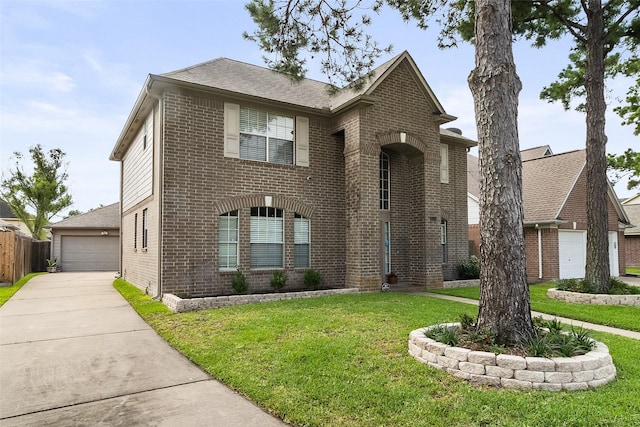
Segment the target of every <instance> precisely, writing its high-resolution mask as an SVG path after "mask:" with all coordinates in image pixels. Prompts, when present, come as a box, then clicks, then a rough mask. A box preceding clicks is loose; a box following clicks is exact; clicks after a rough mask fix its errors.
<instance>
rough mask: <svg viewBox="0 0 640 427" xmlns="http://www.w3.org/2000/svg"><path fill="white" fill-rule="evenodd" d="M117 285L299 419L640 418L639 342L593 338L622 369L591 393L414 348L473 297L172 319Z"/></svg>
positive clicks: (587, 421)
mask: <svg viewBox="0 0 640 427" xmlns="http://www.w3.org/2000/svg"><path fill="white" fill-rule="evenodd" d="M115 286H116V288H118V289H119V290H120V291H121V292H122V293H123V295H125V297H126V298H128V299H129V301H130V302H131V303H132V305H133V306H134V307H135V308H136V310H138V312H139V313H141V315H142V316H143V317H144V319H145V320H146V321H147V322H149V324H150V325H152V326H153V327H154V328H155V329H156V330H157V331H158V332H159V333H160V334H161V335H162V336H163V337H164V338H165V339H166V340H167V341H169V342H170V343H171V344H172V345H173V346H174V347H176V348H177V349H178V350H180V351H181V352H182V353H184V354H185V355H186V356H187V357H189V358H190V359H191V360H193V361H194V362H195V363H196V364H198V365H199V366H201V367H202V368H203V369H204V370H206V371H207V372H209V373H210V374H211V375H212V376H213V377H215V378H217V379H219V380H221V381H222V382H224V383H225V384H227V385H228V386H230V387H231V388H233V389H235V390H237V391H238V392H239V393H241V394H243V395H246V396H247V397H249V398H250V399H251V400H253V401H254V402H256V403H258V404H259V405H260V406H262V407H264V408H265V409H266V410H268V411H269V412H272V413H274V414H275V415H277V416H279V417H280V418H282V419H283V420H285V421H286V422H289V423H291V424H292V425H296V426H367V427H369V426H441V425H446V426H545V427H546V426H556V425H565V426H582V425H584V426H635V425H639V424H640V364H639V363H638V354H640V341H637V340H633V339H629V338H623V337H618V336H613V335H609V334H604V333H593V335H592V336H593V338H595V339H597V340H599V341H602V342H604V343H605V344H607V345H608V346H609V349H610V352H611V355H612V357H613V359H614V362H615V364H616V367H617V369H618V375H617V379H616V380H615V381H613V382H612V383H610V384H608V385H605V386H602V387H600V388H598V389H596V390H593V391H584V392H555V393H552V392H521V391H514V390H503V389H487V388H478V387H474V386H470V385H469V384H467V383H466V382H464V381H461V380H458V379H456V378H454V377H452V376H450V375H448V374H446V373H443V372H441V371H438V370H435V369H432V368H429V367H428V366H426V365H422V364H420V363H418V362H416V361H415V360H414V359H413V358H411V357H410V356H409V355H408V354H407V339H408V334H409V332H410V331H411V330H413V329H416V328H419V327H422V326H427V325H431V324H434V323H439V322H450V321H457V320H458V318H459V316H460V314H462V313H468V314H471V315H475V314H476V311H477V308H476V307H474V306H470V305H468V304H462V303H456V302H451V301H444V300H439V299H436V298H430V297H424V296H417V295H407V294H399V293H384V294H383V293H374V294H357V295H340V296H334V297H325V298H317V299H307V300H290V301H280V302H274V303H262V304H255V305H245V306H237V307H229V308H224V309H218V310H206V311H199V312H191V313H183V314H175V313H171V312H169V311H168V310H167V309H166V308H165V307H164V306H163V305H162V304H160V303H158V302H154V301H151V299H150V298H149V297H147V296H145V295H143V294H142V293H141V292H140V291H139V290H137V289H136V288H134V287H132V286H131V285H128V284H126V283H125V282H123V281H121V280H117V281H116V283H115ZM532 295H533V292H532ZM556 304H558V303H556ZM618 309H619V308H618ZM637 319H638V317H636V326H637V323H638V321H637ZM589 320H590V321H592V320H593V319H589Z"/></svg>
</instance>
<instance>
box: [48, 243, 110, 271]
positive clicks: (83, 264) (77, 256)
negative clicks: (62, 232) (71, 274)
mask: <svg viewBox="0 0 640 427" xmlns="http://www.w3.org/2000/svg"><path fill="white" fill-rule="evenodd" d="M118 246H119V244H118V236H62V248H61V249H62V262H61V264H62V269H63V271H118V268H119V266H118Z"/></svg>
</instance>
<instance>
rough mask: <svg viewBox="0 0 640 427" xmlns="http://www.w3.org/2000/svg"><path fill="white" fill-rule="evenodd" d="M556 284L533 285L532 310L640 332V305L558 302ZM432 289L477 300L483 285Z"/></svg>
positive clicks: (530, 287)
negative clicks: (553, 290)
mask: <svg viewBox="0 0 640 427" xmlns="http://www.w3.org/2000/svg"><path fill="white" fill-rule="evenodd" d="M553 287H555V284H553V283H539V284H536V285H531V286H529V294H530V296H531V309H532V310H534V311H539V312H541V313H547V314H552V315H555V316H561V317H569V318H571V319H576V320H581V321H583V322H590V323H597V324H600V325H606V326H613V327H615V328H622V329H629V330H632V331H640V320H639V319H640V307H631V306H612V305H609V306H607V305H590V304H571V303H567V302H562V301H556V300H553V299H551V298H549V297H547V290H549V289H550V288H553ZM429 292H434V293H438V294H445V295H452V296H456V297H463V298H470V299H475V300H478V299H480V288H479V287H478V286H474V287H469V288H452V289H438V290H433V291H432V290H430V291H429Z"/></svg>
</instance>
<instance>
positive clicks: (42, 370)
mask: <svg viewBox="0 0 640 427" xmlns="http://www.w3.org/2000/svg"><path fill="white" fill-rule="evenodd" d="M113 280H114V273H56V274H47V275H41V276H37V277H34V278H33V279H31V280H30V281H29V282H28V283H27V284H26V285H25V286H24V287H23V288H22V289H21V290H20V291H18V293H16V294H15V295H14V296H13V297H12V298H11V299H10V300H9V301H7V303H5V305H4V306H2V307H0V426H3V427H4V426H25V425H28V426H31V425H33V426H42V425H48V426H56V425H91V426H117V425H122V426H135V425H145V426H149V425H153V426H176V425H179V426H202V425H208V426H225V427H226V426H229V427H232V426H243V427H244V426H261V427H262V426H284V425H285V424H284V423H282V422H281V421H280V420H278V419H277V418H274V417H272V416H270V415H268V414H267V413H265V412H264V411H263V410H261V409H260V408H258V407H257V406H256V405H254V404H253V403H251V402H249V401H247V400H246V399H245V398H243V397H242V396H240V395H238V394H237V393H234V392H233V391H231V390H229V389H228V388H227V387H225V386H223V385H222V384H220V383H219V382H217V381H215V380H213V379H212V378H211V377H209V376H208V375H207V374H206V373H205V372H203V371H202V370H200V369H199V368H198V367H197V366H195V365H194V364H192V363H191V362H190V361H189V360H187V359H186V358H185V357H183V356H182V355H181V354H180V353H178V352H177V351H176V350H174V349H173V348H172V347H171V346H169V345H168V344H167V343H166V342H165V341H164V340H163V339H162V338H160V337H159V336H158V335H157V334H156V332H155V331H154V330H152V329H151V328H150V327H149V326H148V325H147V324H146V323H145V322H144V321H143V320H142V319H141V318H140V317H139V316H138V314H137V313H136V312H135V311H134V310H133V309H132V308H131V306H130V305H129V304H128V303H127V301H125V300H124V298H122V296H121V295H120V294H119V293H118V292H117V291H116V290H115V289H114V288H113V286H112V283H113Z"/></svg>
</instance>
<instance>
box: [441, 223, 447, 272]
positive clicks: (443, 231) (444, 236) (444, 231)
mask: <svg viewBox="0 0 640 427" xmlns="http://www.w3.org/2000/svg"><path fill="white" fill-rule="evenodd" d="M440 246H442V262H447V220H445V219H443V220H440Z"/></svg>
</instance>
